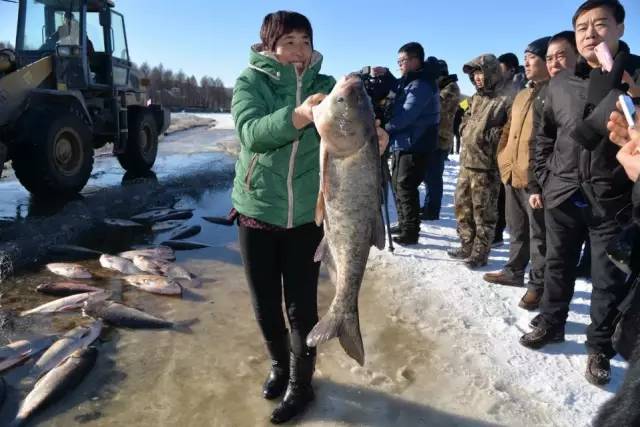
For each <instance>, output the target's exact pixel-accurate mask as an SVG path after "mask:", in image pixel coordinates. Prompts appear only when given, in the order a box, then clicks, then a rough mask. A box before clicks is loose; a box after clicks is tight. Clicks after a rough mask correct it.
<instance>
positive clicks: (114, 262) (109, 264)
mask: <svg viewBox="0 0 640 427" xmlns="http://www.w3.org/2000/svg"><path fill="white" fill-rule="evenodd" d="M100 265H101V266H102V267H103V268H106V269H108V270H114V271H118V272H120V273H122V274H139V273H140V270H138V269H137V268H136V266H135V265H133V262H131V260H129V259H127V258H123V257H121V256H115V255H108V254H102V255H100Z"/></svg>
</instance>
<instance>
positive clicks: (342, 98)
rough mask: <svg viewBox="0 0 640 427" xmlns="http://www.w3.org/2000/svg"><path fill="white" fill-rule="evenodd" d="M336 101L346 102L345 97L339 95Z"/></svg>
mask: <svg viewBox="0 0 640 427" xmlns="http://www.w3.org/2000/svg"><path fill="white" fill-rule="evenodd" d="M336 102H344V97H343V96H339V97H338V99H336Z"/></svg>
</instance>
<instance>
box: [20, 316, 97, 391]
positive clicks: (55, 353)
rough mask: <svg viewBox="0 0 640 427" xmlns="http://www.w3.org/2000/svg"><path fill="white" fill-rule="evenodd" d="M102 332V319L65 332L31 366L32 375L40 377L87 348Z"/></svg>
mask: <svg viewBox="0 0 640 427" xmlns="http://www.w3.org/2000/svg"><path fill="white" fill-rule="evenodd" d="M100 332H102V321H101V320H96V321H94V322H93V323H91V324H90V325H87V326H77V327H75V328H73V329H72V330H70V331H69V332H67V333H66V334H64V335H63V336H62V337H60V339H59V340H57V341H56V342H55V343H53V345H51V347H49V348H48V349H47V351H45V352H44V353H43V354H42V356H40V358H39V359H38V360H37V361H36V363H35V364H34V365H33V367H32V368H31V375H32V376H33V377H34V378H36V379H37V378H39V377H41V376H42V375H44V374H46V373H47V372H49V371H50V370H51V369H53V368H55V367H56V366H58V365H59V364H60V363H61V362H62V361H63V360H65V359H66V358H67V357H69V356H70V355H71V354H72V353H74V352H75V351H76V350H80V349H82V348H87V347H89V345H91V343H92V342H94V341H95V340H96V339H97V338H98V336H100Z"/></svg>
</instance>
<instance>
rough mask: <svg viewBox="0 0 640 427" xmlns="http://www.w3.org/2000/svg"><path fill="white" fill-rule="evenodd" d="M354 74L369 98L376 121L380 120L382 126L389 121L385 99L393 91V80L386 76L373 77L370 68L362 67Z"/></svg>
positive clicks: (388, 110)
mask: <svg viewBox="0 0 640 427" xmlns="http://www.w3.org/2000/svg"><path fill="white" fill-rule="evenodd" d="M356 74H358V76H359V77H360V79H361V80H362V82H363V84H364V89H365V91H366V92H367V95H369V97H370V98H371V102H372V103H373V110H374V113H375V115H376V119H378V120H380V122H381V123H382V126H384V125H385V124H386V123H387V122H388V121H389V119H390V113H391V111H390V108H389V102H388V99H387V97H388V96H389V93H390V92H391V89H393V79H390V78H388V76H386V75H381V76H375V77H374V76H373V75H372V73H371V67H370V66H366V67H362V69H361V70H360V72H358V73H356Z"/></svg>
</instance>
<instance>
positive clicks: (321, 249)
mask: <svg viewBox="0 0 640 427" xmlns="http://www.w3.org/2000/svg"><path fill="white" fill-rule="evenodd" d="M328 249H329V246H328V245H327V238H326V237H323V238H322V240H320V243H319V244H318V247H317V248H316V253H315V254H314V255H313V262H320V261H322V260H324V259H325V258H326V254H327V251H328Z"/></svg>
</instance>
